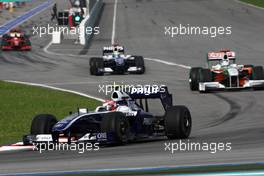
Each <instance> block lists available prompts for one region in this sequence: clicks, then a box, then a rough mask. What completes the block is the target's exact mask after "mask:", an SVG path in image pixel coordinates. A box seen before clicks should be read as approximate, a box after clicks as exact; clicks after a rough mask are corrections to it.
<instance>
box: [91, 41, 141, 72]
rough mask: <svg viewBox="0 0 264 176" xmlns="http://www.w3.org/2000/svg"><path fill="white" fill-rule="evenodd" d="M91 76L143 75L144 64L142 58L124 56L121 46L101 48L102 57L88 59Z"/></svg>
mask: <svg viewBox="0 0 264 176" xmlns="http://www.w3.org/2000/svg"><path fill="white" fill-rule="evenodd" d="M90 73H91V75H97V76H101V75H104V73H114V74H124V73H135V74H144V73H145V63H144V58H143V57H142V56H132V55H125V53H124V47H123V46H116V45H115V46H110V47H104V48H103V57H92V58H90Z"/></svg>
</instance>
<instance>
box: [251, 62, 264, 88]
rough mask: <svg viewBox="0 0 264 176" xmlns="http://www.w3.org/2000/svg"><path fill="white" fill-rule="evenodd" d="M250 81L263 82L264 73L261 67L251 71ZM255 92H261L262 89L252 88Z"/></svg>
mask: <svg viewBox="0 0 264 176" xmlns="http://www.w3.org/2000/svg"><path fill="white" fill-rule="evenodd" d="M252 79H253V80H264V71H263V67H262V66H255V67H253V69H252ZM254 89H255V90H263V89H264V87H263V86H260V87H254Z"/></svg>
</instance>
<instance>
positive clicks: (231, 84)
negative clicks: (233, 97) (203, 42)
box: [189, 50, 264, 92]
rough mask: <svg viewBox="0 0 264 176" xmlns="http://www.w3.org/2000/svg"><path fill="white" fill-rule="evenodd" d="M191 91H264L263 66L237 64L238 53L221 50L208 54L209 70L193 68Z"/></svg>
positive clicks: (190, 76) (190, 79) (190, 80)
mask: <svg viewBox="0 0 264 176" xmlns="http://www.w3.org/2000/svg"><path fill="white" fill-rule="evenodd" d="M189 82H190V89H191V90H192V91H195V90H199V91H200V92H207V91H210V90H219V89H220V90H221V89H242V88H253V89H264V71H263V67H262V66H253V65H238V64H236V53H235V52H234V51H231V50H220V51H217V52H209V53H208V54H207V68H201V67H193V68H191V70H190V75H189Z"/></svg>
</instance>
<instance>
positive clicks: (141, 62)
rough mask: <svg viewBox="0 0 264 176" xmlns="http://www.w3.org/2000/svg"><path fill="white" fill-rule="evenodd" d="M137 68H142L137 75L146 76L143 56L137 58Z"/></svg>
mask: <svg viewBox="0 0 264 176" xmlns="http://www.w3.org/2000/svg"><path fill="white" fill-rule="evenodd" d="M135 66H136V67H137V68H140V69H141V70H139V71H137V72H136V73H137V74H144V73H145V70H146V69H145V62H144V58H143V57H142V56H135Z"/></svg>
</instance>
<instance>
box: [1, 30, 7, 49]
mask: <svg viewBox="0 0 264 176" xmlns="http://www.w3.org/2000/svg"><path fill="white" fill-rule="evenodd" d="M7 39H8V35H7V34H5V35H3V37H2V40H1V45H0V47H1V49H2V48H3V46H8V42H7V41H6V40H7Z"/></svg>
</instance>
